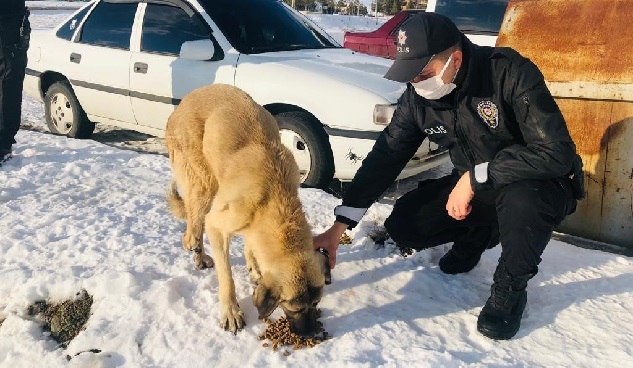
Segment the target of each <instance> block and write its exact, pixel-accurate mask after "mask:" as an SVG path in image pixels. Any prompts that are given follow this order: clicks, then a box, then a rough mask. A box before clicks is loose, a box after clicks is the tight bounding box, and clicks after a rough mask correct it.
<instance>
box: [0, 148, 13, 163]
mask: <svg viewBox="0 0 633 368" xmlns="http://www.w3.org/2000/svg"><path fill="white" fill-rule="evenodd" d="M11 158H13V154H12V152H11V149H6V150H5V149H0V166H2V165H3V164H4V163H5V162H7V161H9V160H10V159H11Z"/></svg>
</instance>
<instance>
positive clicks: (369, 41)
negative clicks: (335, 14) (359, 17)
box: [343, 0, 508, 59]
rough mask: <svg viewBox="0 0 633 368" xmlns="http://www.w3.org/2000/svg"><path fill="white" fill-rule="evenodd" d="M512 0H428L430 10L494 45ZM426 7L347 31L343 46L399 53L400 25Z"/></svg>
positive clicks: (482, 42)
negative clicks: (375, 25)
mask: <svg viewBox="0 0 633 368" xmlns="http://www.w3.org/2000/svg"><path fill="white" fill-rule="evenodd" d="M507 5H508V0H428V2H427V6H426V11H427V12H435V13H438V14H442V15H444V16H446V17H448V18H449V19H451V20H452V21H453V22H455V25H457V28H458V29H459V30H460V31H462V32H464V34H465V35H466V37H468V38H469V39H470V40H471V41H472V42H474V43H476V44H478V45H482V46H494V45H495V43H496V41H497V35H498V34H499V28H500V27H501V22H502V20H503V16H504V13H505V11H506V7H507ZM421 11H424V10H419V9H418V10H403V11H401V12H399V13H398V14H396V15H394V16H393V18H391V19H389V20H388V21H387V23H385V24H383V25H382V26H381V27H380V28H378V29H377V30H375V31H373V32H346V33H345V36H344V39H343V46H344V47H346V48H348V49H352V50H354V51H358V52H362V53H364V54H370V55H375V56H382V57H386V58H389V59H395V57H396V44H395V42H396V37H397V36H398V29H399V28H400V25H402V23H404V22H405V21H406V20H407V19H409V18H410V17H412V16H414V15H415V14H418V13H419V12H421Z"/></svg>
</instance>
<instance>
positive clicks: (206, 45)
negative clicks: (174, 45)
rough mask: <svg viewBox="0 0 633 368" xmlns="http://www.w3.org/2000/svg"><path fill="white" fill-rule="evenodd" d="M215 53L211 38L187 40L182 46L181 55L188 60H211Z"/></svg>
mask: <svg viewBox="0 0 633 368" xmlns="http://www.w3.org/2000/svg"><path fill="white" fill-rule="evenodd" d="M214 54H215V47H214V46H213V42H211V40H196V41H187V42H185V43H183V44H182V46H181V47H180V57H181V58H183V59H187V60H199V61H204V60H210V59H212V58H213V55H214Z"/></svg>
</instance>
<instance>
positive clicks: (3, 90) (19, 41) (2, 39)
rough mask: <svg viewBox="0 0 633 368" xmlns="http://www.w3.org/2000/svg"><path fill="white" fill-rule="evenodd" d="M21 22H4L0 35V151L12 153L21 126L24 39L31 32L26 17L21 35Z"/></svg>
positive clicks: (17, 20)
mask: <svg viewBox="0 0 633 368" xmlns="http://www.w3.org/2000/svg"><path fill="white" fill-rule="evenodd" d="M22 24H23V23H22V19H15V20H12V21H10V22H7V23H6V27H4V28H6V29H5V30H4V31H3V32H2V34H0V48H2V50H1V51H0V154H1V153H10V152H11V147H12V146H13V144H14V143H15V135H16V134H17V132H18V130H19V129H20V121H21V116H22V90H23V83H24V75H25V71H26V64H27V55H26V51H27V48H28V43H25V42H24V41H23V39H25V38H26V39H27V38H28V37H29V33H30V27H29V26H28V19H25V20H24V27H26V29H25V31H24V32H26V33H25V34H24V35H20V25H22ZM3 25H5V24H3Z"/></svg>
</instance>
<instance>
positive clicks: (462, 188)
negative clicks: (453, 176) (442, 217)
mask: <svg viewBox="0 0 633 368" xmlns="http://www.w3.org/2000/svg"><path fill="white" fill-rule="evenodd" d="M474 195H475V193H474V192H473V188H472V186H471V185H470V172H468V171H466V173H465V174H464V175H462V177H461V178H460V179H459V181H458V182H457V184H456V185H455V188H453V191H452V192H451V194H450V195H449V196H448V202H446V211H447V212H448V215H449V216H450V217H452V218H454V219H455V220H463V219H465V218H466V216H468V214H470V210H471V209H472V207H471V206H470V201H471V200H472V199H473V196H474Z"/></svg>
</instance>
